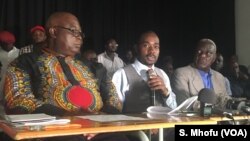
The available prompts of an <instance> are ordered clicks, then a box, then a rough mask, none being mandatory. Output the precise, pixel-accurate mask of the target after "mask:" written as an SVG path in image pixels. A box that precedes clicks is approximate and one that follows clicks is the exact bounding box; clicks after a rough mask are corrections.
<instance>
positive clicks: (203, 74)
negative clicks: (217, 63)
mask: <svg viewBox="0 0 250 141" xmlns="http://www.w3.org/2000/svg"><path fill="white" fill-rule="evenodd" d="M198 71H199V73H200V74H201V75H202V76H205V75H210V76H211V75H212V72H211V69H209V71H208V72H205V71H203V70H199V69H198Z"/></svg>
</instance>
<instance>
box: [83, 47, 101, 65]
mask: <svg viewBox="0 0 250 141" xmlns="http://www.w3.org/2000/svg"><path fill="white" fill-rule="evenodd" d="M81 57H82V59H86V60H88V61H92V62H97V55H96V52H95V51H94V50H92V49H88V50H85V51H84V52H83V53H82V56H81Z"/></svg>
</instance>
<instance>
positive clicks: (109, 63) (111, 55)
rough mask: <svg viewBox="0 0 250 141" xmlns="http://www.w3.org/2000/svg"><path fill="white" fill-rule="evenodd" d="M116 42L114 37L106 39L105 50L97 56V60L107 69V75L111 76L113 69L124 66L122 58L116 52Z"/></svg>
mask: <svg viewBox="0 0 250 141" xmlns="http://www.w3.org/2000/svg"><path fill="white" fill-rule="evenodd" d="M117 47H118V44H117V42H116V40H115V39H113V38H111V39H109V40H107V42H106V44H105V52H103V53H101V54H99V55H98V56H97V59H98V62H99V63H102V64H103V66H104V67H105V68H106V69H107V73H108V76H109V77H111V78H112V76H113V74H114V73H115V71H117V70H118V69H119V68H122V67H124V66H125V64H124V62H123V61H122V59H121V58H120V57H119V56H118V54H117V53H116V51H117Z"/></svg>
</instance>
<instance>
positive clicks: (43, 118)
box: [8, 114, 70, 126]
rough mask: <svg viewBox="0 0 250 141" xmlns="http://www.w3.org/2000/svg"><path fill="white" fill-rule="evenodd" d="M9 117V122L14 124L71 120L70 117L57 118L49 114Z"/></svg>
mask: <svg viewBox="0 0 250 141" xmlns="http://www.w3.org/2000/svg"><path fill="white" fill-rule="evenodd" d="M8 118H9V122H11V124H12V125H14V126H33V125H53V124H67V123H69V122H70V120H69V119H56V117H55V116H50V115H47V114H21V115H8Z"/></svg>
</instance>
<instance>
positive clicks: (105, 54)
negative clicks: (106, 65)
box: [104, 51, 118, 58]
mask: <svg viewBox="0 0 250 141" xmlns="http://www.w3.org/2000/svg"><path fill="white" fill-rule="evenodd" d="M114 54H115V57H117V56H118V54H117V53H114ZM104 56H105V57H106V58H109V56H108V54H107V52H106V51H105V52H104Z"/></svg>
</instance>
